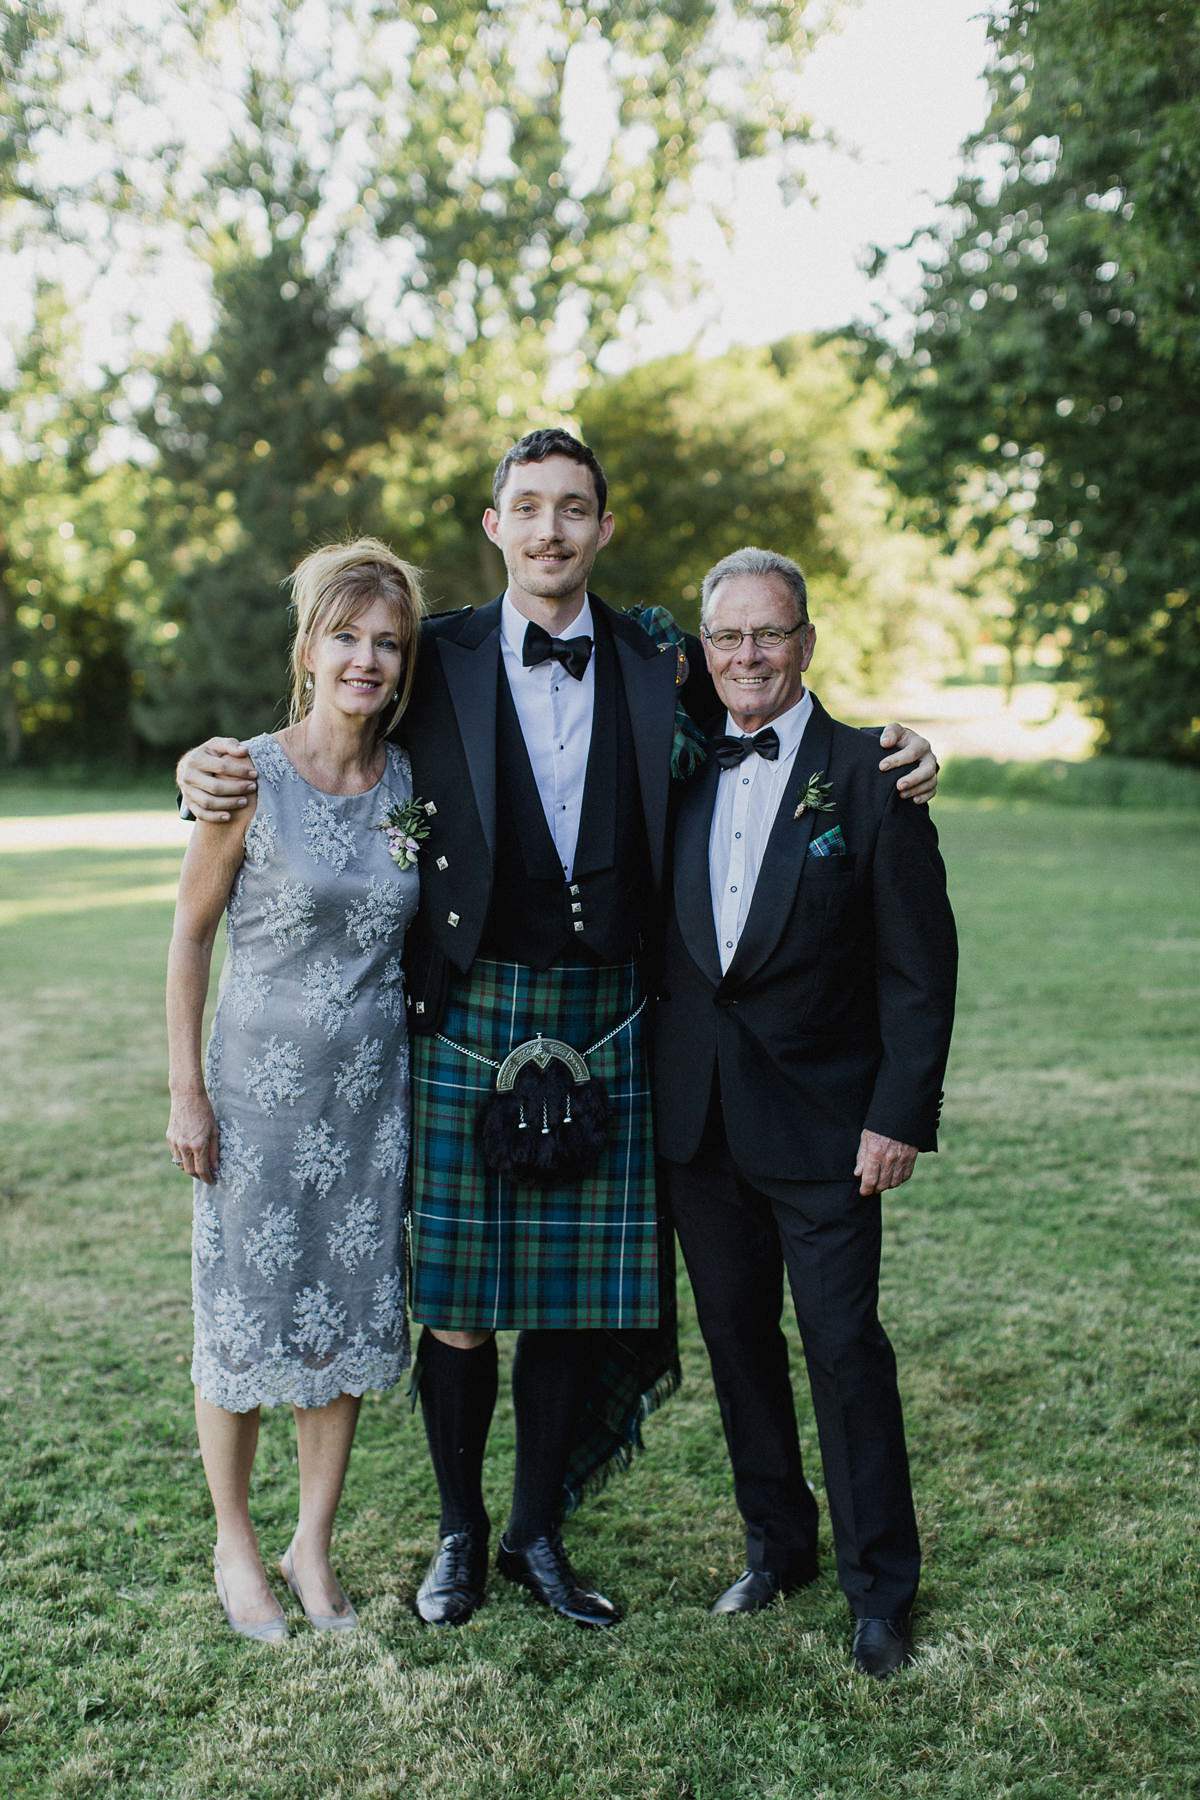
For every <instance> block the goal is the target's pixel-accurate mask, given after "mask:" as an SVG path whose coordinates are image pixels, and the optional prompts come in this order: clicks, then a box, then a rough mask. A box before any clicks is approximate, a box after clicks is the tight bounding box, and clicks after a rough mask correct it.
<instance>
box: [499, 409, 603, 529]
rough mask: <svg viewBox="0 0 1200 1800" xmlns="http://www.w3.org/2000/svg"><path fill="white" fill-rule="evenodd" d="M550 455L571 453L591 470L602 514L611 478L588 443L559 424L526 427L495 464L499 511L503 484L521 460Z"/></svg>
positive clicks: (527, 461)
mask: <svg viewBox="0 0 1200 1800" xmlns="http://www.w3.org/2000/svg"><path fill="white" fill-rule="evenodd" d="M548 456H565V457H568V458H569V459H570V461H571V462H574V463H580V464H582V466H583V467H584V468H585V469H589V470H590V471H591V476H592V485H593V487H594V488H595V490H596V503H597V505H598V507H599V509H600V517H601V518H603V517H604V511H605V508H606V507H607V505H608V482H607V481H606V480H605V479H604V470H603V469H602V468H601V467H600V464H599V463H598V462H597V461H596V458H595V456H594V455H593V453H592V451H590V450H589V449H588V447H587V445H586V444H581V443H580V441H579V439H578V438H576V437H572V436H571V434H570V432H569V431H563V430H562V429H561V427H559V426H558V425H548V426H545V427H544V428H543V429H542V430H541V431H527V432H526V434H525V436H524V437H523V438H522V439H521V441H520V443H517V444H514V445H513V447H512V449H511V450H510V451H509V452H508V453H507V455H505V456H504V457H502V458H501V460H500V462H499V463H498V464H497V465H496V473H495V475H493V477H492V505H493V506H494V507H495V508H496V509H497V511H499V508H500V495H501V494H502V493H503V491H504V484H505V482H506V481H507V480H508V477H509V475H510V473H511V472H512V470H513V469H514V468H516V466H517V465H518V463H540V462H545V460H546V458H547V457H548Z"/></svg>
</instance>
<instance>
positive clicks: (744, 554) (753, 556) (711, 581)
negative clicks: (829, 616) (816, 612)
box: [700, 544, 808, 625]
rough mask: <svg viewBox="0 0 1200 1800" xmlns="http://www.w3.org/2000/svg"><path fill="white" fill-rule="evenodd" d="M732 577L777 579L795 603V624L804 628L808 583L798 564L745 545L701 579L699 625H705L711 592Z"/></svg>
mask: <svg viewBox="0 0 1200 1800" xmlns="http://www.w3.org/2000/svg"><path fill="white" fill-rule="evenodd" d="M733 575H779V576H781V577H782V578H783V580H784V581H786V583H787V585H788V591H789V592H790V594H791V596H792V599H793V600H794V601H795V603H796V623H797V624H798V625H807V624H808V583H807V582H806V581H805V579H804V571H803V569H802V568H801V567H800V565H799V563H794V562H793V561H792V559H791V557H790V556H780V555H779V553H778V552H777V551H775V550H757V549H755V547H754V545H753V544H747V545H746V546H745V547H744V549H741V550H734V551H733V552H732V553H731V555H729V556H723V557H722V558H721V560H720V562H719V563H714V564H713V566H712V568H711V569H710V570H709V571H708V574H707V575H706V576H705V577H704V586H703V588H702V589H701V601H700V622H701V624H703V625H707V624H708V621H709V616H710V614H711V612H712V607H713V590H714V589H715V588H716V587H717V585H718V584H719V583H720V582H722V581H728V580H729V579H730V577H731V576H733Z"/></svg>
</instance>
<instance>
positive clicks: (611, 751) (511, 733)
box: [479, 630, 653, 969]
mask: <svg viewBox="0 0 1200 1800" xmlns="http://www.w3.org/2000/svg"><path fill="white" fill-rule="evenodd" d="M594 655H595V662H596V679H595V705H594V709H593V714H592V742H591V747H590V749H589V751H588V760H587V774H586V777H585V780H584V788H583V809H582V813H581V817H580V821H579V842H578V845H577V846H576V850H575V865H574V869H573V871H572V875H571V879H570V881H569V882H568V881H567V880H566V878H565V877H564V875H563V869H562V863H561V861H560V860H559V855H558V850H557V849H556V847H555V843H554V839H553V837H552V836H551V835H550V828H549V826H548V825H547V824H546V815H545V813H544V811H543V810H542V802H541V797H540V796H539V794H538V789H537V782H536V781H535V779H534V774H533V768H532V765H531V764H530V761H529V752H528V750H527V749H526V748H525V739H524V737H523V735H522V732H521V724H520V720H519V719H518V717H517V709H516V705H515V704H514V701H513V697H512V694H511V692H510V690H509V686H508V681H507V679H506V677H505V674H504V663H503V659H502V660H501V663H500V672H499V682H500V693H499V705H498V707H497V712H496V860H495V866H494V870H493V877H492V903H491V907H490V909H489V912H488V922H487V925H486V927H485V930H484V935H483V941H482V943H481V944H480V947H479V950H480V955H482V956H493V957H498V958H501V959H502V960H504V961H508V962H521V963H525V964H527V965H528V966H529V967H530V968H533V969H548V968H549V967H550V965H551V963H553V962H556V961H557V960H558V958H559V957H560V956H562V955H564V954H565V953H567V952H569V951H581V950H583V951H587V952H590V954H591V955H593V956H595V957H596V958H598V960H599V961H601V962H605V963H616V962H623V961H624V960H625V959H626V958H627V957H630V956H635V955H636V954H637V953H638V951H639V950H640V949H641V948H642V946H643V944H644V943H645V941H646V938H647V928H648V925H649V921H650V916H651V913H652V891H653V876H652V871H651V864H650V851H649V845H648V842H647V838H646V826H645V820H644V818H643V815H642V802H641V792H640V789H639V787H638V778H637V764H636V761H635V759H634V750H633V728H632V725H631V723H630V718H629V708H628V705H627V704H626V700H625V692H624V687H623V685H622V683H621V680H620V677H619V671H618V668H617V655H616V650H615V649H614V647H613V644H612V642H611V640H610V638H609V635H608V633H607V631H604V630H598V631H597V633H596V648H595V652H594Z"/></svg>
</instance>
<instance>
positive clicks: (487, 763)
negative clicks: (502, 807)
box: [437, 600, 500, 855]
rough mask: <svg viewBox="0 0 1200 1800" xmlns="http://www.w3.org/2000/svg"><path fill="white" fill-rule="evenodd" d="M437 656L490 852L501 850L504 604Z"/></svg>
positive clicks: (481, 613) (472, 620) (440, 644)
mask: <svg viewBox="0 0 1200 1800" xmlns="http://www.w3.org/2000/svg"><path fill="white" fill-rule="evenodd" d="M437 648H438V655H439V656H440V658H441V662H442V668H443V670H444V672H445V676H446V685H447V687H448V688H449V690H450V700H451V704H452V705H453V707H454V714H455V717H456V719H457V720H458V729H459V734H460V735H461V737H462V741H463V749H464V750H465V752H466V757H467V768H468V771H469V773H470V776H471V789H472V792H473V793H474V795H475V805H476V807H477V808H478V811H479V820H480V823H481V825H482V826H483V834H484V837H485V838H486V840H487V845H488V849H489V850H490V851H491V852H492V853H493V855H494V854H495V850H496V701H497V695H498V692H499V689H498V686H497V684H498V682H499V679H500V602H499V600H493V601H492V602H491V603H490V604H489V605H488V606H481V607H479V608H478V609H477V610H476V611H475V612H473V613H472V614H471V615H470V617H469V618H468V619H466V620H465V621H464V626H463V631H462V633H461V635H460V636H459V637H458V638H451V637H448V636H443V637H439V638H438V639H437Z"/></svg>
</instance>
